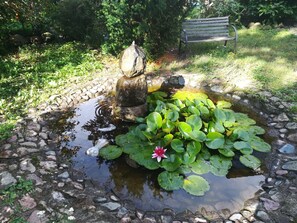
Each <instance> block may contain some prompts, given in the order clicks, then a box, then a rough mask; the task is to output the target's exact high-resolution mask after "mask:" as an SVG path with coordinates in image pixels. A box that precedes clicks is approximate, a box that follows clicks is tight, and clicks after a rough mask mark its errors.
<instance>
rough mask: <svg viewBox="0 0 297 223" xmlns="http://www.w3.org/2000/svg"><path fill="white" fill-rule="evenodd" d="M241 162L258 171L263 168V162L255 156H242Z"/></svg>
mask: <svg viewBox="0 0 297 223" xmlns="http://www.w3.org/2000/svg"><path fill="white" fill-rule="evenodd" d="M239 160H240V162H241V163H242V164H243V165H245V166H246V167H249V168H252V169H257V168H258V167H260V166H261V161H260V160H259V159H258V158H257V157H255V156H253V155H243V156H240V157H239Z"/></svg>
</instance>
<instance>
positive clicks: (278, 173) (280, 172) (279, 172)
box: [275, 170, 288, 176]
mask: <svg viewBox="0 0 297 223" xmlns="http://www.w3.org/2000/svg"><path fill="white" fill-rule="evenodd" d="M275 173H276V174H277V175H279V176H283V175H286V174H288V171H287V170H277V171H276V172H275Z"/></svg>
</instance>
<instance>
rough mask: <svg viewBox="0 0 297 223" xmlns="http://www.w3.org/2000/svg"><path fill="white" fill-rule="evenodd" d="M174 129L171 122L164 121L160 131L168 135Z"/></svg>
mask: <svg viewBox="0 0 297 223" xmlns="http://www.w3.org/2000/svg"><path fill="white" fill-rule="evenodd" d="M174 128H175V125H174V123H173V122H172V121H170V120H168V119H166V120H165V122H164V123H163V125H162V131H163V132H166V133H170V132H171V131H172V130H173V129H174Z"/></svg>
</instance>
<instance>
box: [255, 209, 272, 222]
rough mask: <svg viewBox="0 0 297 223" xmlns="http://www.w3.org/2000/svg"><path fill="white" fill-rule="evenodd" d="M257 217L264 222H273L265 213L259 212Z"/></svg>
mask: <svg viewBox="0 0 297 223" xmlns="http://www.w3.org/2000/svg"><path fill="white" fill-rule="evenodd" d="M256 216H257V217H258V218H259V219H260V220H261V221H264V222H271V221H270V218H269V215H268V214H267V213H266V212H265V211H257V213H256Z"/></svg>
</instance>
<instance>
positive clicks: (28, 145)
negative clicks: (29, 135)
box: [20, 142, 37, 148]
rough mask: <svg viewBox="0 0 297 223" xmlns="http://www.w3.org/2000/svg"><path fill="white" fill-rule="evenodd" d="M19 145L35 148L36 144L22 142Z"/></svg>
mask: <svg viewBox="0 0 297 223" xmlns="http://www.w3.org/2000/svg"><path fill="white" fill-rule="evenodd" d="M20 145H21V146H25V147H34V148H37V144H36V143H35V142H22V143H20Z"/></svg>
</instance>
